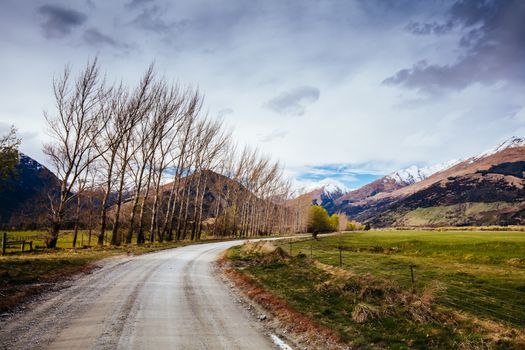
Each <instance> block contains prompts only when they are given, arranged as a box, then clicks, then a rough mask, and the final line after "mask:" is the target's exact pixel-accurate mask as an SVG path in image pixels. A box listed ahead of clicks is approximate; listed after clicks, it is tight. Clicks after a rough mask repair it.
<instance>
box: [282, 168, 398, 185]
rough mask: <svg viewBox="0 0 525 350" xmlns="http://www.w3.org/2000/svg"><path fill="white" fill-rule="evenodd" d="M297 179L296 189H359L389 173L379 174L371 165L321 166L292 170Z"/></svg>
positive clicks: (380, 172)
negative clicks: (325, 187)
mask: <svg viewBox="0 0 525 350" xmlns="http://www.w3.org/2000/svg"><path fill="white" fill-rule="evenodd" d="M290 172H291V174H292V175H293V177H294V178H295V179H296V181H295V187H296V188H299V187H304V188H307V189H314V188H319V187H321V186H322V185H326V184H330V183H331V184H338V185H339V187H341V188H346V189H350V188H359V187H361V186H363V185H364V184H367V183H370V182H372V181H374V180H376V179H378V178H380V177H381V176H383V175H384V174H386V173H388V172H382V171H379V172H377V171H376V170H375V169H372V168H371V165H370V164H342V163H341V164H320V165H308V166H302V167H297V168H291V169H290Z"/></svg>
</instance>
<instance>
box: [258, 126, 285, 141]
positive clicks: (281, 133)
mask: <svg viewBox="0 0 525 350" xmlns="http://www.w3.org/2000/svg"><path fill="white" fill-rule="evenodd" d="M286 135H288V130H277V129H276V130H274V131H272V132H270V133H268V134H265V135H262V136H261V137H260V138H259V140H260V141H261V142H270V141H273V140H277V139H282V138H284V137H285V136H286Z"/></svg>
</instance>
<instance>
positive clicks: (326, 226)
mask: <svg viewBox="0 0 525 350" xmlns="http://www.w3.org/2000/svg"><path fill="white" fill-rule="evenodd" d="M338 226H339V216H337V214H334V215H332V216H329V215H328V212H327V211H326V209H325V208H323V207H321V206H319V205H312V206H311V207H310V210H309V212H308V232H312V235H313V236H314V238H315V237H317V234H318V233H323V232H334V231H337V229H338Z"/></svg>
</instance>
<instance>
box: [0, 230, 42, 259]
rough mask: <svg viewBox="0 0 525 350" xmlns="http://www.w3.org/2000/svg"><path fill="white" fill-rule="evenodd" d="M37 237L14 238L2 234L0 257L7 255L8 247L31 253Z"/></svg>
mask: <svg viewBox="0 0 525 350" xmlns="http://www.w3.org/2000/svg"><path fill="white" fill-rule="evenodd" d="M37 239H38V237H37V236H22V237H21V236H14V235H11V236H10V235H8V234H7V232H4V233H2V255H5V254H6V253H7V249H8V248H9V247H18V246H19V247H20V248H19V249H20V251H21V252H24V251H32V250H33V241H34V240H37Z"/></svg>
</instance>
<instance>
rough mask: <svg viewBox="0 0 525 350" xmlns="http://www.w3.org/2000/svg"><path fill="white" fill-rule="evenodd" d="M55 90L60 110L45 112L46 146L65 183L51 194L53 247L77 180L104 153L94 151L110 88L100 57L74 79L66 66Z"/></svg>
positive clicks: (57, 106) (51, 235)
mask: <svg viewBox="0 0 525 350" xmlns="http://www.w3.org/2000/svg"><path fill="white" fill-rule="evenodd" d="M53 91H54V96H55V102H56V109H57V111H56V115H53V116H52V115H49V114H47V113H44V116H45V119H46V121H47V125H48V130H49V135H50V136H51V138H52V142H51V143H49V144H46V145H45V146H44V153H45V154H46V155H47V156H48V158H49V161H50V164H51V166H52V167H53V170H54V171H55V174H56V175H57V176H58V178H59V180H60V182H61V186H60V193H59V194H58V196H54V195H50V205H51V228H50V230H49V236H48V238H47V240H46V241H47V242H46V243H47V246H48V247H49V248H54V247H56V243H57V240H58V234H59V231H60V228H61V226H62V222H63V219H64V213H65V210H66V205H67V203H68V202H69V201H70V200H71V198H73V196H74V193H73V192H72V189H73V186H74V184H75V183H76V181H77V179H78V177H79V176H80V175H81V174H82V173H83V172H84V171H85V170H86V169H87V168H88V167H89V165H90V164H91V163H92V162H93V161H94V160H95V159H97V158H98V157H99V155H100V154H99V153H98V152H91V150H92V148H93V147H94V142H95V139H96V138H97V137H98V136H99V135H100V132H101V130H102V129H103V126H104V125H105V123H106V120H105V119H104V118H103V114H102V113H101V110H100V100H101V99H103V98H104V97H105V94H106V91H105V88H104V84H103V82H101V80H100V79H99V69H98V64H97V60H96V59H95V60H93V61H92V62H89V63H88V64H87V66H86V67H85V69H84V70H83V71H82V72H81V73H80V75H79V77H78V78H77V79H76V80H75V81H74V82H71V73H70V70H69V69H68V68H66V69H65V70H64V73H63V74H62V76H61V77H60V78H59V79H57V80H55V81H54V83H53ZM57 197H58V198H57Z"/></svg>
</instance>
